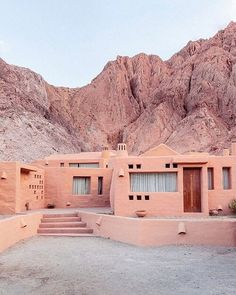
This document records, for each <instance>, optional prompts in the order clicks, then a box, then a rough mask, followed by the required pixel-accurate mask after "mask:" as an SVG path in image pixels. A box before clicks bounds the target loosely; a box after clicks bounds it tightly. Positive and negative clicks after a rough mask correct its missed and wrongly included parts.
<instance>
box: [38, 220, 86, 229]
mask: <svg viewBox="0 0 236 295" xmlns="http://www.w3.org/2000/svg"><path fill="white" fill-rule="evenodd" d="M39 227H40V228H65V227H72V228H74V227H76V228H77V227H86V222H82V221H78V222H44V223H41V224H40V225H39Z"/></svg>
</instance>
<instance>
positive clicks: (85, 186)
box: [73, 177, 90, 195]
mask: <svg viewBox="0 0 236 295" xmlns="http://www.w3.org/2000/svg"><path fill="white" fill-rule="evenodd" d="M88 194H90V177H73V195H88Z"/></svg>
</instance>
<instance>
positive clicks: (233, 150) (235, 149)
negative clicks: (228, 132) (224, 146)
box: [231, 138, 236, 156]
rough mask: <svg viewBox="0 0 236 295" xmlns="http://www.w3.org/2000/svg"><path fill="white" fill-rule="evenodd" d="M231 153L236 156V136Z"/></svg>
mask: <svg viewBox="0 0 236 295" xmlns="http://www.w3.org/2000/svg"><path fill="white" fill-rule="evenodd" d="M231 155H232V156H236V138H233V139H232V143H231Z"/></svg>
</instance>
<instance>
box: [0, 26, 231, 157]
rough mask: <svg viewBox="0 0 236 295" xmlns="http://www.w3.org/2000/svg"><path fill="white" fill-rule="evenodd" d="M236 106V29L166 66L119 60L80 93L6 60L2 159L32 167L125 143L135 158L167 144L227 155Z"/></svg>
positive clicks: (0, 80) (0, 100)
mask: <svg viewBox="0 0 236 295" xmlns="http://www.w3.org/2000/svg"><path fill="white" fill-rule="evenodd" d="M235 100H236V23H234V22H231V23H230V24H229V25H228V26H227V27H226V28H225V29H224V30H220V31H219V32H217V33H216V34H215V35H214V36H213V37H211V38H209V39H199V40H197V41H189V42H188V43H187V45H186V46H184V47H183V48H182V49H181V50H180V51H179V52H177V53H176V54H174V55H173V56H172V57H171V58H170V59H168V60H166V61H163V60H162V59H161V58H160V57H158V56H156V55H147V54H145V53H140V54H137V55H135V56H134V57H127V56H124V57H121V56H118V57H117V59H116V60H114V61H110V62H108V63H107V64H106V65H105V66H104V68H103V70H102V72H101V73H100V74H98V75H97V76H96V77H95V78H94V79H93V80H92V81H91V83H90V84H88V85H86V86H83V87H79V88H69V87H56V86H53V85H50V84H48V83H47V82H46V81H45V80H44V79H43V78H42V76H41V75H39V74H36V73H34V72H33V71H31V70H29V69H26V68H22V67H17V66H14V65H8V64H7V63H6V62H4V61H3V60H2V59H0V123H1V129H0V134H1V137H0V155H1V156H0V157H1V160H22V161H31V160H34V159H36V158H41V157H44V156H47V155H49V154H52V153H71V152H80V151H94V150H101V148H102V147H103V146H107V145H108V146H110V148H115V147H116V144H117V143H118V142H120V141H124V142H126V143H127V145H128V149H129V151H130V152H131V153H132V154H140V153H142V152H145V151H146V150H147V149H149V148H152V147H154V146H155V145H158V144H160V143H166V144H168V145H169V146H170V147H171V148H173V149H176V150H177V151H179V152H187V151H189V150H199V151H207V152H210V153H219V152H221V150H222V149H223V148H226V147H228V146H229V142H230V141H231V140H232V138H233V137H235V135H236V115H235V114H236V103H235V102H236V101H235ZM29 146H30V149H29Z"/></svg>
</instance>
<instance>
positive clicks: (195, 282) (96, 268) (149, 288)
mask: <svg viewBox="0 0 236 295" xmlns="http://www.w3.org/2000/svg"><path fill="white" fill-rule="evenodd" d="M0 294H1V295H5V294H6V295H15V294H17V295H28V294H30V295H34V294H45V295H61V294H66V295H72V294H79V295H110V294H112V295H113V294H114V295H133V294H134V295H139V294H140V295H141V294H142V295H143V294H145V295H149V294H150V295H157V294H158V295H172V294H173V295H178V294H181V295H195V294H196V295H223V294H225V295H235V294H236V248H225V247H191V246H164V247H156V248H139V247H135V246H130V245H126V244H122V243H118V242H114V241H111V240H106V239H102V238H93V237H92V238H73V237H71V238H68V237H34V238H32V239H29V240H26V241H24V242H20V243H18V244H17V245H15V246H13V247H12V248H10V249H8V250H6V251H4V252H3V253H2V254H0Z"/></svg>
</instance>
